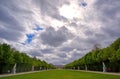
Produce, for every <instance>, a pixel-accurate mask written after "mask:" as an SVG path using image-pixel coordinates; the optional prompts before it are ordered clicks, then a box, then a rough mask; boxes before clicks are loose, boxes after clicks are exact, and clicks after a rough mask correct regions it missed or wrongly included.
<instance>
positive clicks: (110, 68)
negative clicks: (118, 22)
mask: <svg viewBox="0 0 120 79" xmlns="http://www.w3.org/2000/svg"><path fill="white" fill-rule="evenodd" d="M65 68H66V69H79V70H80V69H81V70H92V71H103V72H120V38H118V39H117V40H116V41H114V42H113V43H112V44H111V45H109V46H108V47H106V48H102V49H100V48H96V49H95V50H92V51H90V52H89V53H87V54H86V55H85V56H83V57H82V58H80V59H78V60H75V61H73V62H71V63H68V64H67V65H66V66H65Z"/></svg>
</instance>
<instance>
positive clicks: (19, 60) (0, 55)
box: [0, 44, 55, 74]
mask: <svg viewBox="0 0 120 79" xmlns="http://www.w3.org/2000/svg"><path fill="white" fill-rule="evenodd" d="M54 68H55V67H54V65H52V64H49V63H47V62H46V61H41V60H40V59H37V58H36V57H30V56H28V55H27V54H26V53H22V52H19V51H17V50H15V49H14V48H11V46H10V45H8V44H0V74H4V73H16V72H26V71H36V70H43V69H54Z"/></svg>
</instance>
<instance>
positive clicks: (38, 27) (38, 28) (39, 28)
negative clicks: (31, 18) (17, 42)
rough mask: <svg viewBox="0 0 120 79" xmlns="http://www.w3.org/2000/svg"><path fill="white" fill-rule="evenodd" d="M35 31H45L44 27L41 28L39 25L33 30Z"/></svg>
mask: <svg viewBox="0 0 120 79" xmlns="http://www.w3.org/2000/svg"><path fill="white" fill-rule="evenodd" d="M33 29H34V30H36V31H40V30H43V28H42V27H40V26H38V25H36V27H35V28H33Z"/></svg>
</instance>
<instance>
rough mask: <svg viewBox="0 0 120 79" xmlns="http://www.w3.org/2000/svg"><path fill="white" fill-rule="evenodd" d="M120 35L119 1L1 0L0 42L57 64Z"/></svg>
mask: <svg viewBox="0 0 120 79" xmlns="http://www.w3.org/2000/svg"><path fill="white" fill-rule="evenodd" d="M119 37H120V0H0V43H7V44H10V45H11V46H12V47H14V48H15V49H17V50H19V51H21V52H25V53H26V54H28V55H29V56H31V57H34V56H36V57H37V58H39V59H41V60H45V61H47V62H48V63H53V64H55V65H64V64H67V63H69V62H72V61H74V60H76V59H79V58H81V57H82V56H84V55H85V54H86V53H88V52H89V51H91V50H92V49H93V47H94V45H95V44H100V45H101V48H103V47H106V46H108V45H110V44H111V43H112V42H113V41H115V40H116V39H117V38H119Z"/></svg>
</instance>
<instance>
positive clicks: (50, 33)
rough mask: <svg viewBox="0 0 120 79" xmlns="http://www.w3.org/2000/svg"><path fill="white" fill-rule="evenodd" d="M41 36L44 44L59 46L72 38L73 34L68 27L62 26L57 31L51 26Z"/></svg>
mask: <svg viewBox="0 0 120 79" xmlns="http://www.w3.org/2000/svg"><path fill="white" fill-rule="evenodd" d="M40 38H41V40H42V42H43V43H44V44H47V45H50V46H54V47H57V46H60V45H62V44H63V43H64V42H66V41H67V40H68V39H70V38H72V34H71V33H70V32H69V31H68V29H67V28H66V27H61V28H60V29H59V30H57V31H56V30H55V29H54V28H52V27H49V28H47V29H46V31H45V32H43V33H42V34H41V35H40Z"/></svg>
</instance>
